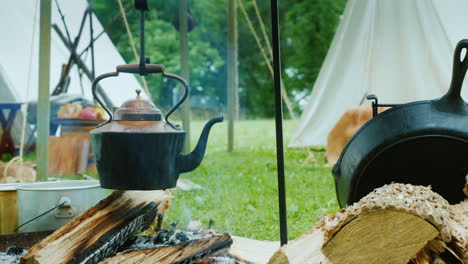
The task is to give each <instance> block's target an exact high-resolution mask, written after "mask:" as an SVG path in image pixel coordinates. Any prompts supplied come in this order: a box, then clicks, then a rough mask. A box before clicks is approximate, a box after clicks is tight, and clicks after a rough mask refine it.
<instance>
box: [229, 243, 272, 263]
mask: <svg viewBox="0 0 468 264" xmlns="http://www.w3.org/2000/svg"><path fill="white" fill-rule="evenodd" d="M232 241H233V243H232V246H231V248H230V249H229V255H231V256H233V257H234V258H235V259H238V260H240V261H242V262H247V263H251V264H263V263H267V262H268V260H269V259H270V257H271V256H272V255H273V253H275V251H277V250H278V248H279V246H280V243H279V242H271V241H260V240H254V239H250V238H244V237H238V236H233V237H232Z"/></svg>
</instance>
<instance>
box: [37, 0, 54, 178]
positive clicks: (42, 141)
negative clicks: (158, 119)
mask: <svg viewBox="0 0 468 264" xmlns="http://www.w3.org/2000/svg"><path fill="white" fill-rule="evenodd" d="M40 6H41V8H40V15H39V28H40V30H39V83H38V86H39V93H38V103H37V146H36V149H37V151H36V159H37V160H36V161H37V181H46V180H47V177H48V174H49V132H50V102H49V93H50V91H49V82H50V80H49V78H50V77H49V76H50V28H51V20H52V19H51V18H52V2H51V0H41V5H40Z"/></svg>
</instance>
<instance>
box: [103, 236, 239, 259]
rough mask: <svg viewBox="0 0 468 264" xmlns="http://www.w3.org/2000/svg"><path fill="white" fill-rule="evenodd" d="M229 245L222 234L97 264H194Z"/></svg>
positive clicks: (226, 237) (128, 253)
mask: <svg viewBox="0 0 468 264" xmlns="http://www.w3.org/2000/svg"><path fill="white" fill-rule="evenodd" d="M231 244H232V239H231V237H230V236H229V235H228V234H223V235H217V236H213V237H210V238H202V239H199V240H196V241H193V242H191V243H181V244H177V245H172V246H162V247H158V248H154V249H146V250H134V251H129V252H125V253H121V254H118V255H116V256H114V257H111V258H107V259H105V260H103V261H101V262H99V264H119V263H120V264H137V263H159V264H172V263H173V264H177V263H196V262H195V261H198V260H201V259H202V258H204V257H206V256H209V255H212V254H214V253H216V252H218V251H220V250H223V249H226V248H229V247H230V246H231Z"/></svg>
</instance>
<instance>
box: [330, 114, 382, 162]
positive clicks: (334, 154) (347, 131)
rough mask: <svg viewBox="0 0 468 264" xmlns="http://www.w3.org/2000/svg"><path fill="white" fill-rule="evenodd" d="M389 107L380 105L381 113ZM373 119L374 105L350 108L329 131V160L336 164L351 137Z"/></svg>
mask: <svg viewBox="0 0 468 264" xmlns="http://www.w3.org/2000/svg"><path fill="white" fill-rule="evenodd" d="M387 109H389V107H379V109H378V112H379V114H380V113H382V112H383V111H385V110H387ZM370 119H372V106H356V107H352V108H350V109H348V110H347V111H346V112H345V113H344V114H343V115H342V116H341V117H340V119H339V120H338V122H336V124H335V126H334V127H333V128H332V129H331V130H330V132H329V133H328V138H327V153H326V156H327V162H328V164H330V165H333V164H335V163H336V162H337V161H338V159H339V157H340V154H341V151H342V150H343V148H344V147H345V145H346V143H348V141H349V140H350V139H351V137H352V136H353V135H354V133H356V131H358V129H359V128H361V126H362V125H364V124H365V123H366V122H367V121H369V120H370Z"/></svg>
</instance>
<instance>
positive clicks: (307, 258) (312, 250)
mask: <svg viewBox="0 0 468 264" xmlns="http://www.w3.org/2000/svg"><path fill="white" fill-rule="evenodd" d="M323 241H324V232H323V231H322V230H320V229H313V230H312V231H309V232H308V233H306V234H304V235H302V236H301V237H299V238H298V239H295V240H293V241H290V242H289V243H288V244H286V245H284V246H282V247H281V248H280V249H279V250H278V251H276V253H275V254H274V255H273V256H272V257H271V258H270V260H269V262H268V264H296V263H297V264H299V263H301V264H319V263H320V264H328V263H329V261H328V260H327V258H326V257H325V256H324V255H323V253H322V252H321V251H320V248H321V247H322V245H323Z"/></svg>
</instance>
